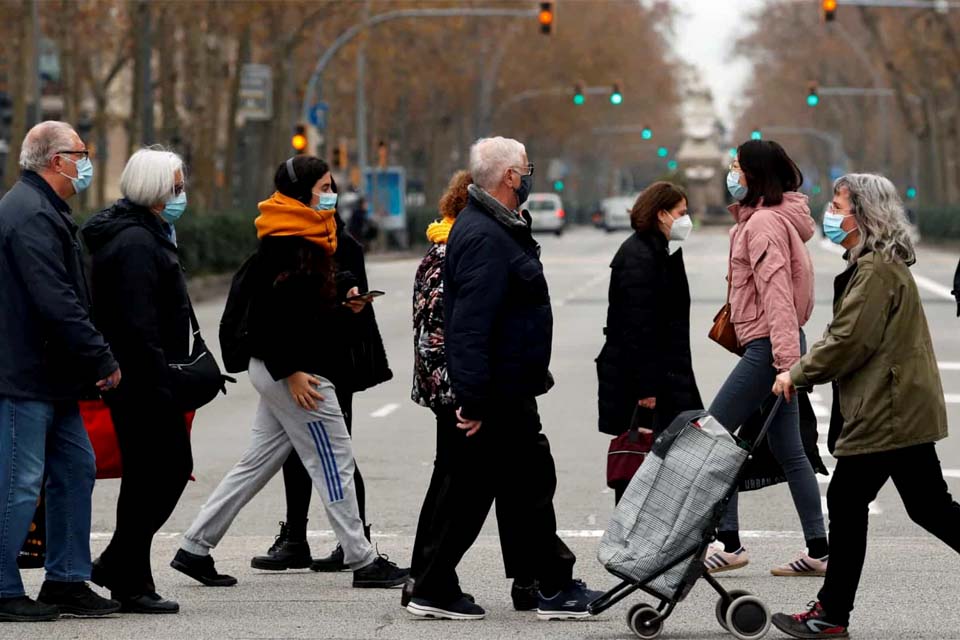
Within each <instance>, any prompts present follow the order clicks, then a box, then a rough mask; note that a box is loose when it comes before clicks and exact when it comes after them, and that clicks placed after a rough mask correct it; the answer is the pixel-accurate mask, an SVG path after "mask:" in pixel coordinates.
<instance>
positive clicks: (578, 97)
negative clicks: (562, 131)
mask: <svg viewBox="0 0 960 640" xmlns="http://www.w3.org/2000/svg"><path fill="white" fill-rule="evenodd" d="M586 101H587V99H586V97H584V95H583V94H582V93H575V94H574V95H573V104H575V105H577V106H578V107H579V106H580V105H582V104H583V103H584V102H586Z"/></svg>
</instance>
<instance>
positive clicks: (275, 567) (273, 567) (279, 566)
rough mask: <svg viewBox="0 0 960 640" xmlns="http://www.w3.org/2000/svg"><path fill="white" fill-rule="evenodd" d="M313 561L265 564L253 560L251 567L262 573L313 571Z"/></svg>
mask: <svg viewBox="0 0 960 640" xmlns="http://www.w3.org/2000/svg"><path fill="white" fill-rule="evenodd" d="M312 562H313V560H306V561H304V562H296V563H293V564H291V563H275V562H269V561H268V562H264V561H262V560H261V561H259V562H258V561H257V560H251V561H250V567H251V568H253V569H260V570H262V571H286V570H287V569H311V568H312V567H311V563H312Z"/></svg>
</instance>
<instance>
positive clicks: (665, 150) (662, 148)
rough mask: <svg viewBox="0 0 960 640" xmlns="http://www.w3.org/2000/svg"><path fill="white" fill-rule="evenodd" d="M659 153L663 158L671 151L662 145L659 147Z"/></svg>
mask: <svg viewBox="0 0 960 640" xmlns="http://www.w3.org/2000/svg"><path fill="white" fill-rule="evenodd" d="M657 155H658V156H660V157H661V158H666V157H667V156H668V155H670V151H669V150H668V149H667V148H666V147H660V148H658V149H657Z"/></svg>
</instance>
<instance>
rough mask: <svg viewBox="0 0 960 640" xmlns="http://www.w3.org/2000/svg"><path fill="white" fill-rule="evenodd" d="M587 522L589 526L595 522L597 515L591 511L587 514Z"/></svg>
mask: <svg viewBox="0 0 960 640" xmlns="http://www.w3.org/2000/svg"><path fill="white" fill-rule="evenodd" d="M587 524H589V525H590V526H593V525H595V524H597V516H595V515H593V514H592V513H591V514H590V515H588V516H587Z"/></svg>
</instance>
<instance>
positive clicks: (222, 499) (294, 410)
mask: <svg viewBox="0 0 960 640" xmlns="http://www.w3.org/2000/svg"><path fill="white" fill-rule="evenodd" d="M249 373H250V382H251V383H252V384H253V386H254V388H255V389H256V390H257V392H258V393H259V394H260V403H259V405H258V406H257V415H256V418H255V420H254V423H253V432H252V434H251V442H250V446H249V447H248V448H247V450H246V452H244V454H243V457H241V458H240V461H239V462H237V464H236V465H234V467H233V468H232V469H231V470H230V471H229V473H227V475H226V476H225V477H224V478H223V480H221V481H220V484H219V485H218V486H217V488H216V489H214V491H213V493H212V494H211V495H210V497H209V498H208V499H207V502H206V504H204V505H203V508H201V509H200V513H199V514H198V515H197V517H196V519H195V520H194V521H193V524H192V525H191V526H190V529H188V530H187V532H186V533H185V534H184V536H183V537H184V542H183V544H182V545H181V546H182V547H183V549H184V550H186V551H189V552H190V553H196V554H200V555H207V554H209V553H210V549H212V548H213V547H215V546H217V543H219V542H220V540H221V539H222V538H223V536H224V535H225V534H226V532H227V529H229V528H230V524H231V523H232V522H233V519H234V518H236V517H237V514H238V513H240V510H241V509H242V508H243V507H244V506H245V505H246V504H247V503H248V502H250V500H251V499H253V497H254V496H255V495H257V493H259V492H260V490H261V489H263V487H264V486H266V484H267V482H269V481H270V479H271V478H273V476H275V475H276V474H277V472H278V471H280V469H281V467H283V463H284V461H285V460H286V459H287V456H288V455H289V454H290V451H291V449H295V450H296V452H297V454H298V455H299V456H300V459H301V460H302V461H303V465H304V467H306V469H307V472H309V474H310V477H311V478H312V479H313V484H314V486H315V487H316V488H317V491H318V492H319V493H320V497H321V498H322V499H323V506H324V509H325V510H326V512H327V519H328V520H329V521H330V528H332V529H333V531H334V533H335V534H336V536H337V540H338V541H339V542H340V545H341V546H342V547H343V554H344V561H345V562H346V564H347V565H348V566H349V567H350V568H351V569H359V568H360V567H365V566H366V565H368V564H370V563H371V562H373V560H374V558H375V557H376V552H375V551H374V549H373V547H372V546H371V545H370V543H369V542H368V541H367V539H366V538H365V537H364V534H363V522H362V521H361V520H360V511H359V509H358V507H357V494H356V487H355V486H354V482H353V472H354V469H355V468H356V465H355V464H354V460H353V447H352V443H351V440H350V434H349V433H348V432H347V425H346V423H345V422H344V421H343V412H342V411H341V410H340V405H339V404H338V403H337V395H336V393H335V390H334V387H333V384H331V383H330V381H329V380H326V379H324V378H320V377H319V376H315V377H317V378H319V379H320V380H321V383H322V384H321V385H320V386H319V387H317V390H318V391H319V392H320V393H321V394H322V395H323V397H324V399H323V401H317V404H318V405H319V406H318V407H317V410H316V411H307V410H305V409H302V408H301V407H300V406H299V405H297V403H296V402H295V401H294V399H293V398H292V397H291V396H290V392H289V391H288V390H287V384H286V381H284V380H274V379H273V377H272V376H271V375H270V373H269V372H268V371H267V368H266V367H265V366H264V364H263V362H262V361H260V360H257V359H255V358H254V359H251V360H250V369H249Z"/></svg>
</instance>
